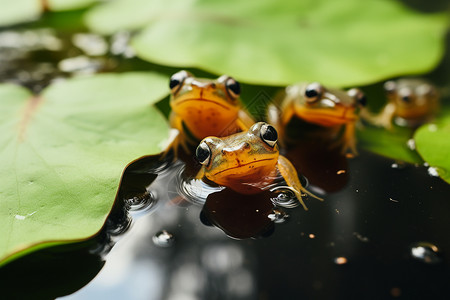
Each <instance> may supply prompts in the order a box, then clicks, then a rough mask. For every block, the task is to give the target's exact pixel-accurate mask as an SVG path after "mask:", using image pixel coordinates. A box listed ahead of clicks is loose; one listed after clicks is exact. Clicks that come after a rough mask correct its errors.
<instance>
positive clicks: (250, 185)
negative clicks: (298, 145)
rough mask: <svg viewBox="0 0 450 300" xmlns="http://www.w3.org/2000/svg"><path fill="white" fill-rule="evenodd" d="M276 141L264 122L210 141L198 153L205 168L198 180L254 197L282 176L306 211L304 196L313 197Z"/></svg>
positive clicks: (201, 143) (212, 138)
mask: <svg viewBox="0 0 450 300" xmlns="http://www.w3.org/2000/svg"><path fill="white" fill-rule="evenodd" d="M277 139H278V134H277V131H276V129H275V128H274V127H273V126H271V125H269V124H267V123H264V122H259V123H256V124H254V125H253V126H252V127H251V128H250V129H249V130H248V131H246V132H241V133H236V134H233V135H230V136H228V137H223V138H219V137H207V138H205V139H203V140H202V141H201V142H200V144H199V146H198V147H197V150H196V157H197V160H198V161H199V162H200V163H201V164H202V169H201V170H200V172H199V173H198V175H197V178H198V179H201V178H203V177H206V178H207V179H209V180H211V181H213V182H215V183H216V184H219V185H223V186H226V187H229V188H231V189H233V190H235V191H237V192H239V193H243V194H254V193H258V192H260V191H261V190H264V189H266V188H267V186H268V185H270V183H272V182H273V180H274V179H275V178H276V177H277V176H278V174H281V176H283V178H284V180H285V181H286V183H287V185H288V186H289V187H291V188H292V189H293V190H294V193H295V195H296V197H297V199H298V200H299V201H300V203H301V204H302V205H303V207H304V208H305V210H306V209H307V208H306V206H305V203H304V202H303V200H302V194H301V192H305V193H307V194H310V193H309V192H308V191H307V190H306V189H305V188H304V187H303V186H302V185H301V183H300V181H299V179H298V174H297V171H296V170H295V168H294V167H293V166H292V164H291V163H290V162H289V160H288V159H286V158H285V157H284V156H282V155H280V154H279V149H278V145H277ZM310 195H312V194H310ZM314 197H315V196H314ZM316 198H317V197H316ZM318 199H320V198H318Z"/></svg>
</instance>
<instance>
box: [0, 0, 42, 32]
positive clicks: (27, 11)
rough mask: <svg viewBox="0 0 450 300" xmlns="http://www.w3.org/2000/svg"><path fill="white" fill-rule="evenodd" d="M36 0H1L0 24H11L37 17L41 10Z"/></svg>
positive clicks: (39, 3)
mask: <svg viewBox="0 0 450 300" xmlns="http://www.w3.org/2000/svg"><path fill="white" fill-rule="evenodd" d="M42 10H43V9H42V5H41V2H40V1H38V0H15V1H2V2H1V9H0V26H7V25H12V24H15V23H20V22H27V21H32V20H34V19H37V18H38V17H39V15H40V14H41V12H42Z"/></svg>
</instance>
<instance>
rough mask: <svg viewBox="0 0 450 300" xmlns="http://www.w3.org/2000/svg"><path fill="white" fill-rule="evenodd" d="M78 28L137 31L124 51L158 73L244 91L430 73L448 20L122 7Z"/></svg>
mask: <svg viewBox="0 0 450 300" xmlns="http://www.w3.org/2000/svg"><path fill="white" fill-rule="evenodd" d="M86 22H87V24H88V26H90V27H91V28H92V29H94V30H96V31H98V32H101V33H105V34H112V33H114V32H115V31H117V30H122V29H139V28H143V27H144V26H146V27H145V28H144V29H143V31H142V32H141V33H140V34H138V35H137V36H136V37H135V38H134V40H133V41H132V45H133V46H134V48H135V50H136V52H137V55H138V56H139V57H141V58H143V59H146V60H148V61H151V62H155V63H159V64H162V65H169V66H176V67H197V68H202V69H204V70H207V71H210V72H213V73H216V74H224V73H226V74H231V75H233V76H234V77H236V78H238V79H239V80H241V81H244V82H248V83H257V84H267V85H287V84H290V83H292V82H296V81H303V80H318V81H321V82H324V83H326V84H328V85H334V86H349V85H360V84H365V83H370V82H374V81H379V80H381V79H384V78H387V77H392V76H396V75H401V74H408V73H418V72H425V71H428V70H430V69H431V68H432V67H434V66H435V65H436V64H437V62H438V61H439V59H440V58H441V56H442V54H443V39H444V35H445V30H446V28H447V23H448V18H447V16H444V15H438V14H435V15H424V14H419V13H416V12H413V11H412V10H410V9H407V8H406V7H404V6H403V5H400V4H399V3H397V2H394V1H383V0H367V1H359V0H342V1H329V0H314V1H312V0H310V1H297V0H282V1H270V0H261V1H258V2H251V4H250V2H247V1H238V0H220V1H200V0H199V1H183V0H172V1H166V0H164V1H163V0H153V1H148V0H132V1H130V0H126V1H125V0H122V1H114V2H112V3H109V4H106V5H103V6H98V7H96V8H95V9H93V10H92V11H91V12H90V13H88V14H87V16H86ZM411 49H414V51H412V50H411Z"/></svg>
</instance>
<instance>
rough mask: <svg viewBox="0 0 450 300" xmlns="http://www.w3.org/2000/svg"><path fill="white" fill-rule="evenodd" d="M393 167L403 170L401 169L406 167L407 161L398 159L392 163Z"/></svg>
mask: <svg viewBox="0 0 450 300" xmlns="http://www.w3.org/2000/svg"><path fill="white" fill-rule="evenodd" d="M391 168H392V169H398V170H401V169H404V168H406V163H405V162H403V161H396V162H394V163H392V165H391Z"/></svg>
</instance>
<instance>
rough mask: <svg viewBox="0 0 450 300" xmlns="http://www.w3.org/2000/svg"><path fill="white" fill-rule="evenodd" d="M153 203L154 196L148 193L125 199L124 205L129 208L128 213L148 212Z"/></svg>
mask: <svg viewBox="0 0 450 300" xmlns="http://www.w3.org/2000/svg"><path fill="white" fill-rule="evenodd" d="M155 203H156V196H155V195H154V194H153V193H152V192H149V191H145V192H144V193H141V194H139V195H135V196H133V197H130V198H128V199H125V204H126V205H127V206H128V207H129V210H130V211H143V210H148V209H150V208H151V207H153V206H154V204H155Z"/></svg>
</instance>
